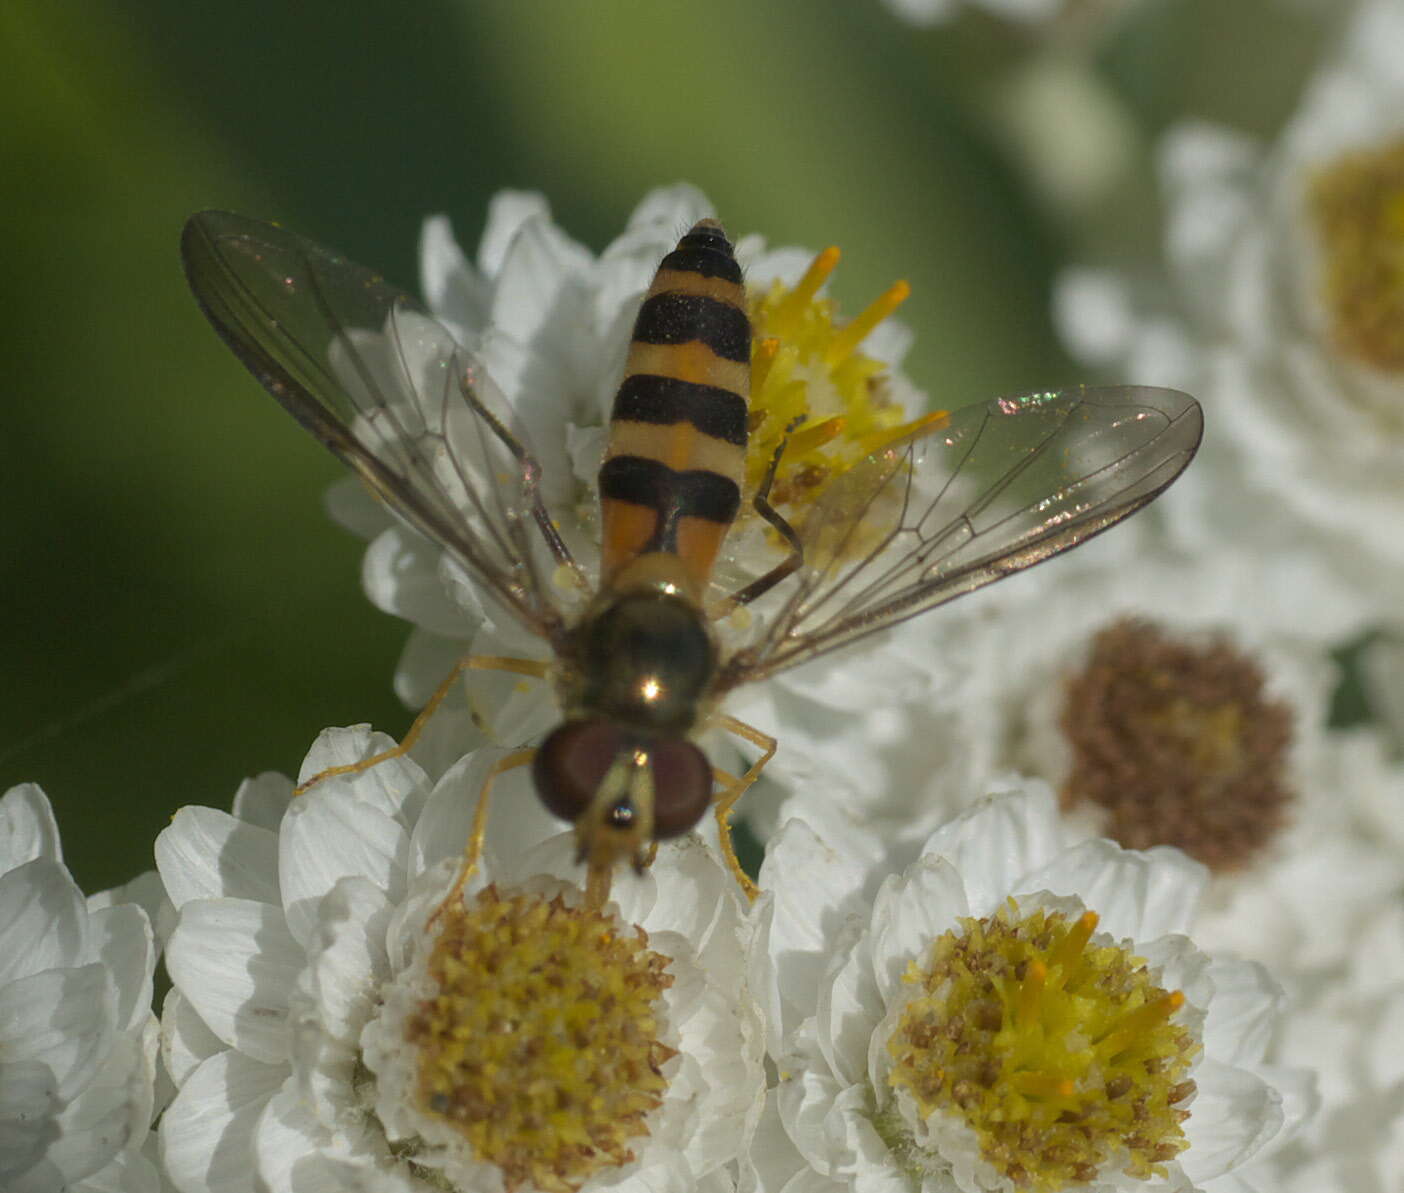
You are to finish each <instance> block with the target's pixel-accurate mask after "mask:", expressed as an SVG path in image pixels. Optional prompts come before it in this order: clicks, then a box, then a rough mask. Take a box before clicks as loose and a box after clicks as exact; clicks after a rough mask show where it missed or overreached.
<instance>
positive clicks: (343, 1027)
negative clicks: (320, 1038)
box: [307, 878, 393, 1044]
mask: <svg viewBox="0 0 1404 1193" xmlns="http://www.w3.org/2000/svg"><path fill="white" fill-rule="evenodd" d="M392 910H393V907H392V904H391V903H390V900H389V899H388V898H387V897H386V895H385V893H384V892H383V891H381V890H379V889H378V888H377V887H375V886H374V885H373V884H371V883H369V882H367V881H365V880H364V879H361V878H344V879H342V880H341V881H340V882H338V883H337V884H336V886H335V887H334V888H333V889H332V891H331V892H330V893H329V894H328V895H327V897H326V898H325V899H323V900H322V901H321V902H320V904H319V906H318V918H317V927H316V931H315V933H314V935H313V940H314V943H313V946H312V948H311V950H310V951H309V955H308V963H309V969H308V974H307V976H308V978H309V979H310V982H311V986H312V990H313V992H314V994H315V996H316V1014H317V1023H316V1026H317V1029H318V1030H319V1031H323V1032H326V1033H329V1034H330V1035H332V1036H333V1037H335V1038H336V1039H338V1040H340V1041H342V1042H344V1043H348V1044H355V1042H356V1040H357V1039H358V1038H359V1037H360V1033H361V1027H362V1026H363V1025H364V1024H365V1022H366V1020H367V1019H368V1018H369V1017H370V1014H371V1011H372V1010H373V1009H374V1005H375V1000H376V998H377V989H378V986H379V984H380V983H381V982H383V981H385V980H386V979H387V978H388V977H389V975H390V959H389V957H388V955H387V954H386V952H385V939H386V932H387V929H388V925H389V920H390V914H391V911H392Z"/></svg>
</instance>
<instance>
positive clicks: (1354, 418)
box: [1057, 0, 1404, 628]
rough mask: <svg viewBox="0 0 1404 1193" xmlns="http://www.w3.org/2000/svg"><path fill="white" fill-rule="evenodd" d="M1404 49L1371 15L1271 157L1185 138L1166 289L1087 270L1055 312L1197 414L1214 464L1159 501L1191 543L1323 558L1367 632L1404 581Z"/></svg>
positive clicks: (1174, 163)
mask: <svg viewBox="0 0 1404 1193" xmlns="http://www.w3.org/2000/svg"><path fill="white" fill-rule="evenodd" d="M1400 44H1404V3H1401V2H1400V0H1370V2H1368V3H1365V4H1363V5H1361V7H1360V9H1359V11H1358V13H1357V14H1356V15H1355V17H1354V19H1353V21H1352V22H1351V23H1350V25H1349V27H1348V28H1347V29H1346V31H1345V36H1344V38H1343V39H1342V41H1341V42H1340V44H1339V46H1338V47H1337V48H1336V50H1335V51H1334V52H1333V53H1332V54H1331V55H1330V56H1329V57H1328V58H1327V60H1326V61H1325V62H1324V63H1323V64H1322V65H1321V67H1320V68H1319V71H1318V73H1317V75H1316V77H1315V78H1314V80H1313V81H1312V82H1311V84H1310V85H1309V86H1308V87H1307V88H1306V90H1305V92H1304V94H1303V97H1302V99H1301V102H1300V106H1299V108H1298V110H1297V112H1296V114H1295V115H1294V116H1293V118H1292V120H1291V121H1290V123H1289V124H1288V126H1287V128H1286V130H1285V131H1284V133H1283V134H1282V136H1281V138H1280V139H1279V141H1278V143H1277V144H1276V146H1275V147H1274V148H1273V149H1272V150H1271V151H1265V150H1264V149H1263V148H1262V147H1260V146H1258V145H1256V144H1255V143H1253V142H1252V141H1250V140H1249V139H1248V138H1246V137H1243V136H1240V135H1238V134H1235V133H1232V132H1229V131H1227V130H1223V129H1218V128H1210V127H1205V126H1202V125H1187V126H1184V127H1181V128H1179V129H1177V130H1174V131H1173V132H1172V133H1171V134H1170V135H1169V136H1168V137H1167V139H1166V142H1165V144H1164V148H1163V151H1162V154H1161V163H1162V179H1163V188H1164V191H1165V196H1166V201H1167V204H1168V209H1169V210H1168V230H1167V235H1166V249H1165V253H1166V269H1167V272H1168V279H1167V280H1166V282H1165V283H1164V284H1163V285H1161V286H1156V285H1155V284H1153V283H1152V284H1150V285H1148V286H1142V283H1141V282H1140V280H1138V279H1133V278H1130V277H1127V276H1124V275H1118V274H1114V273H1089V272H1086V271H1080V272H1075V273H1072V274H1070V275H1068V276H1067V277H1066V278H1065V279H1064V280H1063V283H1062V285H1061V286H1060V292H1059V296H1058V303H1057V314H1058V317H1059V321H1060V323H1061V325H1062V328H1063V331H1064V334H1065V337H1066V339H1067V341H1068V343H1069V344H1070V346H1071V347H1072V348H1073V349H1074V351H1077V352H1079V353H1080V354H1082V355H1083V356H1084V357H1086V358H1087V359H1089V360H1091V361H1094V362H1096V363H1098V364H1100V365H1102V366H1104V367H1106V368H1108V369H1109V370H1114V371H1116V372H1118V373H1120V372H1125V373H1127V374H1129V375H1134V376H1135V377H1136V379H1137V380H1138V381H1142V382H1154V383H1159V384H1168V385H1176V386H1179V387H1181V388H1185V389H1188V390H1189V391H1190V392H1192V393H1195V394H1196V395H1197V396H1198V397H1199V398H1200V400H1201V401H1202V402H1203V403H1204V406H1205V422H1206V427H1207V432H1206V437H1205V449H1204V451H1202V452H1201V454H1200V458H1199V460H1197V461H1196V464H1195V467H1194V468H1193V469H1191V470H1190V472H1189V473H1188V475H1187V478H1186V481H1185V482H1184V483H1182V484H1180V485H1178V486H1177V487H1176V489H1175V491H1174V492H1173V493H1172V494H1170V495H1169V498H1168V499H1167V501H1166V502H1164V503H1162V509H1163V510H1164V511H1165V512H1166V513H1168V514H1169V515H1171V516H1172V517H1173V520H1174V525H1175V527H1176V530H1177V532H1178V533H1179V534H1180V535H1181V536H1182V537H1183V541H1185V542H1186V543H1187V544H1188V545H1189V546H1190V548H1191V549H1192V550H1198V549H1200V548H1202V547H1203V546H1205V545H1206V544H1213V543H1219V544H1223V543H1225V542H1232V543H1234V544H1236V545H1237V546H1238V547H1239V548H1240V549H1242V550H1246V551H1249V552H1252V553H1254V554H1255V555H1256V556H1257V557H1260V558H1261V557H1264V556H1266V555H1267V554H1269V553H1276V554H1278V555H1280V556H1284V557H1291V556H1300V555H1302V554H1303V553H1306V552H1313V553H1316V554H1319V555H1320V556H1321V557H1322V558H1323V559H1325V560H1327V561H1328V562H1329V564H1330V566H1331V567H1333V568H1334V569H1335V570H1337V572H1338V573H1339V575H1340V577H1341V579H1342V581H1343V583H1342V584H1341V585H1340V591H1339V593H1338V597H1339V602H1340V604H1339V613H1340V616H1341V617H1343V618H1345V619H1346V620H1349V619H1351V618H1354V619H1355V622H1356V626H1357V628H1358V627H1359V625H1360V624H1364V623H1368V622H1370V621H1373V620H1377V619H1379V618H1380V617H1381V616H1383V615H1385V614H1387V613H1389V612H1390V611H1392V609H1393V607H1394V606H1395V605H1396V604H1397V596H1398V592H1399V591H1400V585H1401V583H1404V534H1401V533H1400V526H1401V525H1404V480H1401V476H1402V475H1404V474H1401V471H1400V468H1399V460H1400V458H1401V456H1404V413H1401V412H1404V281H1402V280H1401V279H1404V265H1402V264H1401V261H1404V217H1401V215H1400V212H1401V211H1404V59H1401V56H1400V55H1399V53H1398V52H1397V50H1398V47H1399V45H1400ZM1308 616H1309V615H1308V614H1307V613H1306V611H1304V620H1306V618H1307V617H1308Z"/></svg>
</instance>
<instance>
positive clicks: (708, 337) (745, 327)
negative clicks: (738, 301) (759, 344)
mask: <svg viewBox="0 0 1404 1193" xmlns="http://www.w3.org/2000/svg"><path fill="white" fill-rule="evenodd" d="M634 339H635V340H639V341H642V342H643V343H645V344H688V343H691V342H692V341H694V340H700V341H701V342H702V343H704V344H706V345H707V347H709V348H710V349H711V350H712V351H713V352H715V353H716V354H717V355H718V356H720V357H721V358H722V359H723V360H734V361H739V362H740V363H741V364H746V363H748V362H749V361H750V359H751V321H750V320H749V319H748V318H747V317H746V312H745V311H743V310H741V309H740V308H739V307H735V306H732V305H731V303H729V302H722V301H720V300H719V299H716V298H708V297H707V296H705V295H702V294H671V293H670V294H655V295H654V296H653V297H652V298H649V299H647V300H645V302H644V304H643V306H641V307H640V308H639V317H638V319H637V320H636V321H635V323H634Z"/></svg>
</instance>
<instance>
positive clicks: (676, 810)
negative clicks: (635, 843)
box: [648, 739, 712, 839]
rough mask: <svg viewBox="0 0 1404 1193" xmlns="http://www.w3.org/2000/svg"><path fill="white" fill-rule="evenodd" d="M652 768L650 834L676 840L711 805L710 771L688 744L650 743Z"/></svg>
mask: <svg viewBox="0 0 1404 1193" xmlns="http://www.w3.org/2000/svg"><path fill="white" fill-rule="evenodd" d="M648 758H649V764H650V765H651V766H652V767H653V835H654V836H655V837H658V838H660V839H661V838H663V837H677V836H681V835H682V834H683V833H685V832H687V831H688V829H690V828H692V827H693V826H694V825H695V824H696V823H697V822H698V821H699V820H701V819H702V815H703V813H704V812H706V811H707V805H708V804H710V803H711V802H712V768H711V765H710V764H709V763H708V762H707V756H706V755H705V754H704V753H702V751H701V750H699V749H698V748H697V747H696V746H694V745H693V744H692V743H691V742H690V741H682V740H680V739H679V740H676V741H667V740H665V741H661V742H654V743H653V744H652V745H651V746H650V747H649V751H648Z"/></svg>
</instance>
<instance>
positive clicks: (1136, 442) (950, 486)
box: [720, 386, 1203, 689]
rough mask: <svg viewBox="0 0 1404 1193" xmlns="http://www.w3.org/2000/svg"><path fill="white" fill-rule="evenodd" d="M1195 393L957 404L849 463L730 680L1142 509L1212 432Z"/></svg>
mask: <svg viewBox="0 0 1404 1193" xmlns="http://www.w3.org/2000/svg"><path fill="white" fill-rule="evenodd" d="M1202 431H1203V416H1202V414H1201V411H1200V408H1199V403H1197V402H1196V401H1195V400H1194V399H1193V398H1191V397H1190V396H1189V395H1188V394H1183V393H1180V392H1179V391H1177V390H1172V389H1156V388H1152V387H1149V386H1118V387H1110V388H1105V389H1090V388H1086V387H1078V388H1076V389H1069V390H1063V391H1060V392H1056V393H1037V394H1028V395H1026V396H1024V397H1018V398H999V399H996V400H995V401H992V402H987V403H983V404H980V405H976V406H968V407H966V408H965V409H963V410H958V411H955V412H954V413H952V414H950V415H949V416H947V418H946V419H945V420H944V421H942V422H939V423H937V424H936V425H934V426H928V427H926V428H924V429H923V430H922V432H921V433H920V434H919V435H918V436H916V437H914V438H913V439H911V440H909V441H907V442H906V443H899V444H897V445H894V446H893V447H891V448H890V449H888V450H886V451H883V452H879V453H876V454H874V455H872V456H870V457H868V458H867V459H866V460H864V461H863V462H862V463H860V464H859V465H858V466H856V467H854V468H852V469H850V470H849V471H848V472H847V473H845V474H843V475H842V476H840V477H838V478H837V479H836V480H835V481H834V482H833V483H832V484H830V485H829V487H828V489H826V490H825V492H824V494H823V495H822V496H821V497H820V498H819V500H818V501H817V502H816V503H815V505H814V506H813V507H812V509H811V510H810V511H809V513H808V515H807V516H806V518H805V520H804V522H803V524H802V525H801V526H799V527H797V528H796V529H797V531H798V533H799V536H800V541H801V544H802V546H803V549H804V564H803V567H802V568H801V570H800V571H799V573H798V580H797V582H796V581H795V580H790V581H786V582H785V585H788V586H790V587H789V588H788V593H787V595H786V596H785V598H784V600H783V601H782V603H781V604H780V605H779V607H778V609H777V610H776V611H775V613H774V614H773V615H772V616H771V617H769V618H767V619H766V623H765V625H764V627H763V629H762V631H761V633H760V636H759V637H758V639H757V640H756V641H754V642H752V643H751V644H750V645H749V646H747V647H745V648H744V649H742V650H740V651H738V652H737V653H736V654H735V655H734V656H733V657H732V658H731V659H730V660H728V662H727V663H726V664H725V666H724V668H723V672H722V676H721V683H720V686H721V687H722V688H723V689H725V688H729V687H734V686H736V685H737V684H740V683H746V682H749V681H750V680H753V679H759V678H761V677H763V676H766V675H771V674H773V673H775V672H776V671H781V670H784V669H785V668H787V667H793V666H795V665H796V664H799V663H802V662H805V661H806V660H807V659H811V658H813V657H814V656H815V655H817V654H820V653H822V652H824V651H828V650H832V649H834V648H836V647H839V646H842V645H844V644H846V643H849V642H852V641H854V640H855V639H857V638H861V637H862V636H864V635H865V634H871V633H874V632H875V631H877V630H880V629H882V628H883V627H884V626H889V625H892V624H894V623H895V622H899V621H903V620H905V619H906V618H908V617H914V616H915V615H916V614H918V613H921V612H923V611H924V610H927V609H930V608H932V607H934V606H936V605H939V604H942V603H943V602H945V601H949V600H951V599H953V598H954V597H958V596H961V595H963V594H964V593H967V592H970V591H972V590H974V589H976V588H979V587H981V586H982V585H985V584H989V583H991V582H992V581H995V580H998V579H1000V578H1001V577H1003V576H1007V575H1009V574H1010V573H1012V572H1016V571H1019V570H1020V569H1021V568H1026V567H1030V566H1032V565H1033V564H1035V563H1039V562H1041V561H1042V560H1045V559H1048V558H1049V557H1050V556H1053V555H1056V554H1057V553H1058V552H1059V551H1065V550H1067V549H1068V548H1069V547H1075V546H1076V545H1077V544H1078V543H1081V542H1083V541H1085V540H1086V539H1089V538H1091V537H1092V536H1093V535H1095V534H1099V533H1100V532H1101V531H1103V530H1106V529H1107V528H1108V527H1109V526H1112V525H1113V524H1115V523H1117V522H1119V521H1121V519H1122V518H1125V517H1128V516H1129V515H1131V514H1133V513H1135V512H1136V511H1137V510H1138V509H1140V508H1141V507H1142V506H1143V505H1145V504H1146V503H1147V502H1149V501H1151V500H1152V499H1153V498H1154V497H1155V496H1156V495H1157V494H1158V493H1160V492H1161V491H1162V490H1163V489H1165V487H1166V486H1167V485H1169V484H1170V482H1171V481H1173V480H1174V479H1175V478H1176V477H1177V476H1178V475H1179V474H1180V473H1181V472H1182V471H1183V470H1184V468H1185V466H1186V465H1187V464H1188V463H1189V462H1190V460H1191V458H1192V457H1193V456H1194V453H1195V450H1196V449H1197V448H1198V446H1199V440H1200V436H1201V434H1202Z"/></svg>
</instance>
